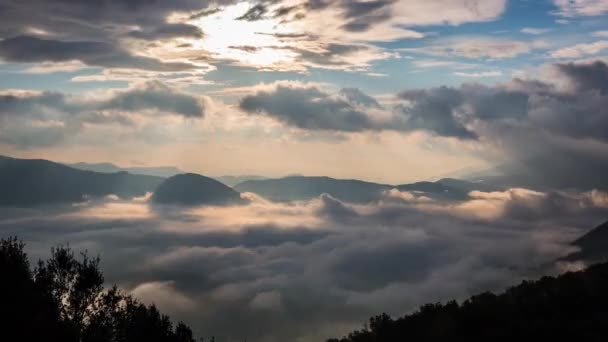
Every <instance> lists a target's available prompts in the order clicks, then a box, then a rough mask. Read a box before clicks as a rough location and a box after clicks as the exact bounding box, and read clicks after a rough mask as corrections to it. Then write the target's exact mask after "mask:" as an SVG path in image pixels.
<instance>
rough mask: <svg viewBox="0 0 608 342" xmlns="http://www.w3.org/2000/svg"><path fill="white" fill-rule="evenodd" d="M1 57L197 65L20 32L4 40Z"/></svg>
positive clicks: (174, 67)
mask: <svg viewBox="0 0 608 342" xmlns="http://www.w3.org/2000/svg"><path fill="white" fill-rule="evenodd" d="M0 58H2V59H4V60H6V61H9V62H26V63H34V62H69V61H73V60H79V61H81V62H83V63H85V64H88V65H92V66H102V67H111V68H129V69H146V70H154V71H180V70H186V69H191V68H193V65H191V64H188V63H165V62H162V61H160V60H157V59H154V58H149V57H142V56H134V55H132V54H131V53H129V52H127V51H125V50H123V49H121V48H120V47H118V46H117V45H115V44H112V43H107V42H95V41H58V40H49V39H41V38H37V37H32V36H18V37H13V38H7V39H5V40H2V41H0Z"/></svg>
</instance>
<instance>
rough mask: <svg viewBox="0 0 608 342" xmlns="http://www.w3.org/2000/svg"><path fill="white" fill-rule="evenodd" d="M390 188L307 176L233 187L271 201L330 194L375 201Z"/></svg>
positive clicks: (357, 181)
mask: <svg viewBox="0 0 608 342" xmlns="http://www.w3.org/2000/svg"><path fill="white" fill-rule="evenodd" d="M391 188H392V186H390V185H387V184H378V183H371V182H364V181H360V180H354V179H335V178H329V177H305V176H291V177H285V178H279V179H265V180H249V181H246V182H242V183H239V184H237V185H236V186H235V187H234V189H235V190H237V191H240V192H253V193H255V194H258V195H260V196H262V197H264V198H267V199H269V200H272V201H302V200H310V199H313V198H316V197H319V196H320V195H321V194H323V193H327V194H330V195H331V196H333V197H334V198H336V199H339V200H342V201H348V202H355V203H362V202H371V201H374V200H376V199H378V198H379V196H380V195H381V193H382V191H384V190H389V189H391Z"/></svg>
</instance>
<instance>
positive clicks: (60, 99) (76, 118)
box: [0, 82, 205, 148]
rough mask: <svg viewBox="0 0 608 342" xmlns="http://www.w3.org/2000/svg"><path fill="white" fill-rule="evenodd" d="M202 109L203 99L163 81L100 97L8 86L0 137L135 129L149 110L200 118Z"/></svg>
mask: <svg viewBox="0 0 608 342" xmlns="http://www.w3.org/2000/svg"><path fill="white" fill-rule="evenodd" d="M204 113H205V107H204V104H203V102H202V101H201V99H199V98H197V97H195V96H192V95H189V94H186V93H183V92H180V91H177V90H175V89H173V88H170V87H168V86H166V85H164V84H162V83H160V82H147V83H141V84H137V85H134V86H133V87H131V88H129V89H127V90H119V91H114V92H111V93H109V94H108V95H107V96H97V97H94V96H75V95H69V94H63V93H57V92H14V91H13V92H11V91H9V92H4V93H1V94H0V122H2V125H1V126H0V133H1V134H0V141H2V142H3V143H5V144H10V145H14V146H17V147H22V148H28V147H36V146H51V145H56V144H59V143H61V142H63V141H64V140H66V139H68V138H69V137H74V136H77V135H79V133H80V132H82V131H83V130H85V129H91V128H93V127H105V126H113V125H114V126H118V127H120V128H121V129H125V128H126V129H135V128H136V127H137V126H138V125H139V123H138V121H141V120H143V121H144V122H145V121H146V120H145V116H146V115H147V116H154V117H159V116H166V115H167V114H168V115H179V116H183V117H187V118H201V117H203V115H204ZM142 115H143V119H141V116H142ZM103 134H108V132H104V133H103Z"/></svg>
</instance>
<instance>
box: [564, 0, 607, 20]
mask: <svg viewBox="0 0 608 342" xmlns="http://www.w3.org/2000/svg"><path fill="white" fill-rule="evenodd" d="M553 3H554V5H555V6H556V7H557V8H558V10H557V11H556V12H555V13H556V14H557V15H560V16H563V17H579V16H598V15H602V14H604V13H608V3H607V2H606V1H604V0H574V1H573V0H553Z"/></svg>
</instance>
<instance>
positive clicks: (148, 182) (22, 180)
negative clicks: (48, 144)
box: [0, 156, 163, 206]
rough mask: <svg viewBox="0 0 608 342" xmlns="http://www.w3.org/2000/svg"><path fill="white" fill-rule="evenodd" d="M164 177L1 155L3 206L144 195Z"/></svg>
mask: <svg viewBox="0 0 608 342" xmlns="http://www.w3.org/2000/svg"><path fill="white" fill-rule="evenodd" d="M162 181H163V179H162V178H160V177H154V176H145V175H132V174H129V173H127V172H124V171H123V172H116V173H99V172H93V171H84V170H78V169H75V168H71V167H68V166H65V165H63V164H59V163H55V162H51V161H48V160H43V159H16V158H10V157H3V156H0V189H1V191H0V206H35V205H43V204H58V203H73V202H80V201H82V200H83V198H84V197H85V196H93V197H98V196H106V195H112V194H113V195H117V196H119V197H121V198H132V197H136V196H143V195H145V194H146V192H152V191H154V189H155V188H156V187H157V186H158V185H159V184H160V183H161V182H162Z"/></svg>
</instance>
